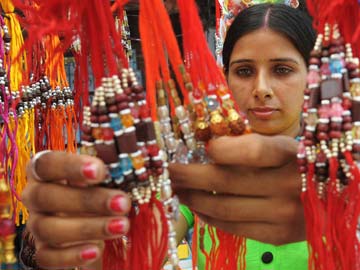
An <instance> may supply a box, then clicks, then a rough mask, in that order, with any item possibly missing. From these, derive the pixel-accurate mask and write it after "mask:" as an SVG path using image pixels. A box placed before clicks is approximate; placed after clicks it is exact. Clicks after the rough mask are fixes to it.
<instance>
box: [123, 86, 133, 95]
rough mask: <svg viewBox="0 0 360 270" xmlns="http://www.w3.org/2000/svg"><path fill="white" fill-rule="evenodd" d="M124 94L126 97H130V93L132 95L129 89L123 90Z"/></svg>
mask: <svg viewBox="0 0 360 270" xmlns="http://www.w3.org/2000/svg"><path fill="white" fill-rule="evenodd" d="M124 93H125V94H126V95H128V96H130V95H131V93H132V90H131V87H127V88H125V89H124Z"/></svg>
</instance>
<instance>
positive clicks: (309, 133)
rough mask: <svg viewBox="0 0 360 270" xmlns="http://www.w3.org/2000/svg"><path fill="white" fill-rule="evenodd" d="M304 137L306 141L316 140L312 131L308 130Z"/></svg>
mask: <svg viewBox="0 0 360 270" xmlns="http://www.w3.org/2000/svg"><path fill="white" fill-rule="evenodd" d="M304 137H305V138H306V139H308V140H312V139H314V133H313V132H311V131H308V130H306V131H305V132H304Z"/></svg>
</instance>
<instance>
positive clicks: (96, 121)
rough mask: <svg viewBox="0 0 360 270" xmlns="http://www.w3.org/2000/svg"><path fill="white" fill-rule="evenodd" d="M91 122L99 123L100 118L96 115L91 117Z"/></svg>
mask: <svg viewBox="0 0 360 270" xmlns="http://www.w3.org/2000/svg"><path fill="white" fill-rule="evenodd" d="M90 121H91V123H99V117H97V116H96V115H91V116H90Z"/></svg>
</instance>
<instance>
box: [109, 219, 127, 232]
mask: <svg viewBox="0 0 360 270" xmlns="http://www.w3.org/2000/svg"><path fill="white" fill-rule="evenodd" d="M124 228H125V225H124V221H122V220H118V219H115V220H112V221H110V223H109V225H108V230H109V232H110V233H111V234H122V233H124Z"/></svg>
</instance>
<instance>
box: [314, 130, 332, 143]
mask: <svg viewBox="0 0 360 270" xmlns="http://www.w3.org/2000/svg"><path fill="white" fill-rule="evenodd" d="M316 138H317V139H318V140H319V141H327V140H328V139H329V136H328V135H327V133H325V132H319V133H318V134H317V135H316Z"/></svg>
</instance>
